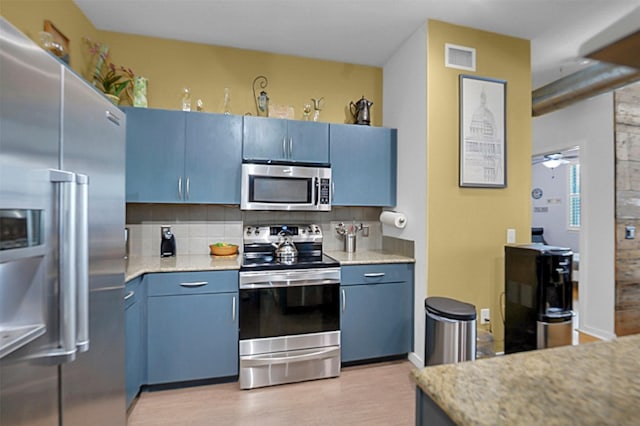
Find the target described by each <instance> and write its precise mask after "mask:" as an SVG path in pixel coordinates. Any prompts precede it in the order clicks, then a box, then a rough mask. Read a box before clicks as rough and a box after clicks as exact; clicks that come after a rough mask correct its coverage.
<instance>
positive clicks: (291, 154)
mask: <svg viewBox="0 0 640 426" xmlns="http://www.w3.org/2000/svg"><path fill="white" fill-rule="evenodd" d="M289 158H293V138H289Z"/></svg>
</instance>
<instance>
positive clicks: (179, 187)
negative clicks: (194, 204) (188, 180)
mask: <svg viewBox="0 0 640 426" xmlns="http://www.w3.org/2000/svg"><path fill="white" fill-rule="evenodd" d="M178 200H182V176H180V177H179V178H178Z"/></svg>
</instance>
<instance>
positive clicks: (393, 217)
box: [380, 210, 407, 229]
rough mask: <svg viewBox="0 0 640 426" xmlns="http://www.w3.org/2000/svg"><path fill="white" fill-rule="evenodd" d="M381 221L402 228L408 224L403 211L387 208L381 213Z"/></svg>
mask: <svg viewBox="0 0 640 426" xmlns="http://www.w3.org/2000/svg"><path fill="white" fill-rule="evenodd" d="M380 222H381V223H382V224H385V225H389V226H393V227H396V228H398V229H402V228H404V227H405V226H406V225H407V217H406V216H405V214H404V213H401V212H396V211H392V210H385V211H383V212H382V213H380Z"/></svg>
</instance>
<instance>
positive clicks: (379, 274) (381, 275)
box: [364, 272, 385, 278]
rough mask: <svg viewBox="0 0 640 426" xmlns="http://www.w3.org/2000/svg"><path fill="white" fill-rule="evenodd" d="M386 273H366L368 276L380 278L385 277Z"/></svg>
mask: <svg viewBox="0 0 640 426" xmlns="http://www.w3.org/2000/svg"><path fill="white" fill-rule="evenodd" d="M384 275H385V273H384V272H371V273H368V274H364V276H365V277H366V278H379V277H384Z"/></svg>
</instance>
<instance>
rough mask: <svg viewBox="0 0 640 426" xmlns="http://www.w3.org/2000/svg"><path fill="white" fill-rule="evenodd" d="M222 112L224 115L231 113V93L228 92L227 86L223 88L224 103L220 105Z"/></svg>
mask: <svg viewBox="0 0 640 426" xmlns="http://www.w3.org/2000/svg"><path fill="white" fill-rule="evenodd" d="M222 112H223V113H224V114H225V115H229V114H231V94H230V93H229V88H228V87H225V88H224V105H223V106H222Z"/></svg>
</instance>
